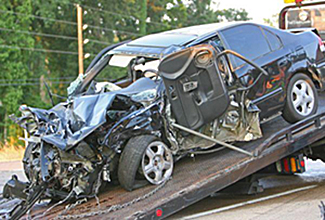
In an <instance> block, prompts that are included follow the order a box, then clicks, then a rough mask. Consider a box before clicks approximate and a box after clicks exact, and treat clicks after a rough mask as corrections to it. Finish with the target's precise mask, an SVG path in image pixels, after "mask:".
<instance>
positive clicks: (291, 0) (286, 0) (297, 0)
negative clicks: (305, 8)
mask: <svg viewBox="0 0 325 220" xmlns="http://www.w3.org/2000/svg"><path fill="white" fill-rule="evenodd" d="M302 1H304V0H284V3H286V4H290V3H296V4H299V3H301V2H302Z"/></svg>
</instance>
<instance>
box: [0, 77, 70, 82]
mask: <svg viewBox="0 0 325 220" xmlns="http://www.w3.org/2000/svg"><path fill="white" fill-rule="evenodd" d="M75 78H76V77H73V76H66V77H53V78H51V77H50V78H44V80H48V81H52V80H54V81H58V80H59V81H60V80H65V79H75ZM10 81H14V82H25V81H41V79H40V78H28V79H0V82H10Z"/></svg>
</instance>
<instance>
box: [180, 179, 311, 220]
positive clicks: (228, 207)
mask: <svg viewBox="0 0 325 220" xmlns="http://www.w3.org/2000/svg"><path fill="white" fill-rule="evenodd" d="M315 187H317V185H311V186H305V187H301V188H297V189H293V190H289V191H286V192H282V193H277V194H274V195H270V196H266V197H262V198H258V199H253V200H250V201H246V202H241V203H237V204H234V205H229V206H225V207H221V208H217V209H213V210H209V211H205V212H201V213H197V214H194V215H189V216H186V217H183V218H181V219H183V220H186V219H195V218H199V217H203V216H207V215H211V214H216V213H219V212H223V211H228V210H230V209H235V208H238V207H242V206H245V205H250V204H254V203H258V202H263V201H266V200H269V199H274V198H278V197H281V196H286V195H289V194H293V193H296V192H300V191H304V190H308V189H312V188H315Z"/></svg>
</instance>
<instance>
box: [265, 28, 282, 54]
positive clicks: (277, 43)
mask: <svg viewBox="0 0 325 220" xmlns="http://www.w3.org/2000/svg"><path fill="white" fill-rule="evenodd" d="M264 33H265V36H266V38H267V40H268V41H269V43H270V47H271V50H272V51H274V50H278V49H280V48H281V47H282V43H281V40H280V38H279V37H278V36H277V35H275V34H274V33H272V32H271V31H268V30H266V29H264Z"/></svg>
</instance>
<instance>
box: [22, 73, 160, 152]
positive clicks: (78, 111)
mask: <svg viewBox="0 0 325 220" xmlns="http://www.w3.org/2000/svg"><path fill="white" fill-rule="evenodd" d="M156 88H157V83H155V82H154V81H152V80H150V79H147V78H141V79H139V80H138V81H136V82H135V83H133V84H132V85H131V86H129V87H127V88H125V89H121V90H118V91H113V92H106V93H100V94H93V95H83V96H77V97H74V98H73V99H72V101H71V102H70V103H60V104H58V105H56V106H54V107H53V108H52V109H50V110H43V109H37V108H31V107H23V108H21V111H22V112H23V115H27V114H30V113H32V114H33V115H34V118H37V120H39V121H44V122H45V123H46V124H47V125H48V126H52V127H53V129H51V131H52V132H47V134H46V135H43V136H41V139H42V140H43V141H45V142H47V143H50V144H53V145H55V146H57V147H59V148H60V149H61V150H69V149H70V147H73V146H74V145H76V144H77V143H78V142H80V141H81V140H83V139H84V138H85V137H86V136H88V135H89V134H91V133H92V132H93V131H94V130H96V129H97V128H98V127H100V126H101V125H103V124H104V123H105V122H106V113H107V111H108V110H109V108H110V107H111V105H112V103H113V101H114V100H115V98H116V96H118V95H120V96H121V95H122V96H125V97H130V96H131V95H132V94H139V93H141V92H144V91H147V90H150V89H156ZM22 118H23V117H22Z"/></svg>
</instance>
